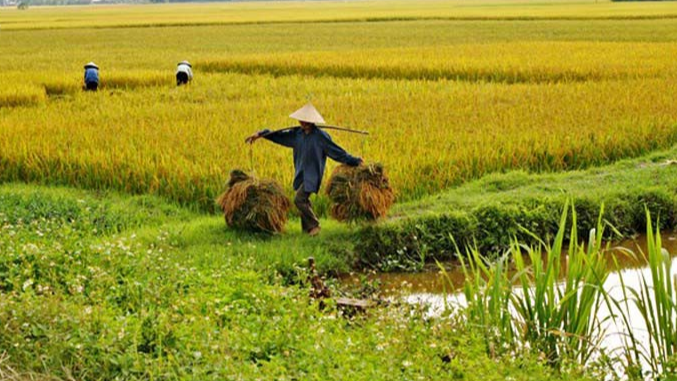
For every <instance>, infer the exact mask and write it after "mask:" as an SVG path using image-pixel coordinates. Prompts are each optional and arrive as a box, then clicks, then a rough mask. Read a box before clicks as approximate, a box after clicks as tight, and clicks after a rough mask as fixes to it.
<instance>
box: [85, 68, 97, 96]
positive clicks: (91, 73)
mask: <svg viewBox="0 0 677 381" xmlns="http://www.w3.org/2000/svg"><path fill="white" fill-rule="evenodd" d="M98 87H99V67H98V66H96V64H95V63H94V62H90V63H88V64H87V65H85V89H86V90H88V91H96V89H97V88H98Z"/></svg>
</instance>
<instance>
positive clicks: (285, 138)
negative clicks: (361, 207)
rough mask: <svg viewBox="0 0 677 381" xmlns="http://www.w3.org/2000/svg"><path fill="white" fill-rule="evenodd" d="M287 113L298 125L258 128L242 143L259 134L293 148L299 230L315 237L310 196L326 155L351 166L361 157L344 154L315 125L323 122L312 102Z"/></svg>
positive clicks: (317, 223)
mask: <svg viewBox="0 0 677 381" xmlns="http://www.w3.org/2000/svg"><path fill="white" fill-rule="evenodd" d="M289 116H290V117H291V118H293V119H296V120H298V121H299V122H300V124H301V125H300V126H299V127H292V128H288V129H285V130H281V131H276V132H272V133H271V132H270V130H262V131H259V132H257V133H255V134H254V135H252V136H250V137H248V138H247V139H246V142H247V143H250V144H252V143H254V142H255V141H256V140H258V139H260V138H262V137H263V138H265V139H268V140H270V141H272V142H274V143H277V144H280V145H283V146H285V147H290V148H293V150H294V171H295V172H294V190H295V191H296V197H295V198H294V204H295V205H296V207H297V208H298V210H299V212H300V213H301V227H302V228H303V231H304V232H306V233H308V234H310V235H311V236H315V235H317V234H318V233H319V232H320V221H318V219H317V216H315V213H314V212H313V209H312V205H311V203H310V195H311V194H313V193H317V192H318V191H319V190H320V184H322V176H323V175H324V167H325V164H326V161H327V156H328V157H330V158H331V159H333V160H335V161H338V162H339V163H343V164H347V165H351V166H358V165H360V164H362V159H361V158H358V157H354V156H351V155H350V154H348V153H347V152H346V151H345V150H344V149H343V148H341V147H339V146H338V145H337V144H336V143H334V142H333V141H332V140H331V137H330V136H329V134H327V133H326V132H324V131H322V130H321V129H320V128H318V127H317V124H324V123H325V121H324V119H323V118H322V115H320V113H319V112H318V111H317V109H315V107H313V105H312V104H310V103H308V104H307V105H305V106H303V107H302V108H301V109H299V110H297V111H296V112H294V113H293V114H291V115H289Z"/></svg>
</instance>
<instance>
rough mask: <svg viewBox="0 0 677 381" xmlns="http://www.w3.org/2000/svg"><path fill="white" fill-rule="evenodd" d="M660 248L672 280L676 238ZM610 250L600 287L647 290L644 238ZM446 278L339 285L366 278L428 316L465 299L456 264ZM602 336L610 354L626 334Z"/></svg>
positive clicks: (634, 317) (634, 320) (637, 331)
mask: <svg viewBox="0 0 677 381" xmlns="http://www.w3.org/2000/svg"><path fill="white" fill-rule="evenodd" d="M662 238H663V242H662V244H663V248H664V249H665V250H667V251H668V252H669V253H670V254H671V255H673V258H672V274H671V276H672V277H675V276H677V263H675V262H676V261H677V257H675V254H677V236H673V235H666V234H663V237H662ZM609 247H610V248H614V249H613V250H612V251H611V252H610V253H609V257H608V265H609V266H610V267H611V268H612V269H613V270H612V272H611V273H610V274H609V276H608V278H607V280H606V282H605V284H604V288H605V289H606V291H607V292H608V293H609V295H610V296H611V297H612V298H614V299H615V300H619V301H620V300H622V299H623V289H622V288H621V277H622V278H623V283H624V284H625V286H626V289H628V288H634V289H639V288H640V282H641V280H642V278H643V279H645V280H646V282H647V283H648V285H649V286H650V287H651V286H652V285H651V270H650V269H649V268H648V266H647V263H646V261H645V260H644V259H643V256H641V255H640V253H641V252H643V253H645V252H646V250H647V249H646V247H647V245H646V237H645V236H640V237H637V238H636V239H633V240H627V241H624V242H621V243H619V244H616V245H610V246H609ZM629 252H633V253H636V256H631V255H628V253H629ZM446 267H447V268H446V276H445V275H443V274H442V272H441V271H440V270H439V268H438V267H437V266H431V267H429V268H428V269H427V270H428V271H424V272H421V273H414V274H412V273H387V274H386V273H384V274H369V275H364V274H362V275H360V276H358V275H350V276H346V277H345V278H344V279H343V280H342V282H343V283H344V284H348V285H353V286H354V285H356V284H358V283H359V280H360V277H362V278H363V277H365V276H366V277H367V279H369V280H370V281H378V282H380V284H381V288H380V289H381V292H382V293H383V294H384V295H385V296H389V297H391V298H397V297H399V298H402V299H403V300H405V301H407V302H409V303H412V304H423V305H425V306H426V307H427V308H428V313H429V314H431V315H439V314H441V313H442V312H443V311H444V310H445V308H447V307H449V306H450V307H451V308H460V307H462V306H464V305H465V304H466V303H465V297H464V295H463V294H462V293H460V292H459V291H460V290H461V287H462V286H463V282H464V281H465V277H464V274H463V271H462V270H461V268H460V266H459V265H458V264H447V265H446ZM610 314H611V313H610V311H609V309H608V308H607V306H606V305H603V307H602V308H601V310H600V312H599V316H598V318H599V319H600V320H604V319H606V318H607V317H609V316H610ZM626 314H627V316H628V318H629V322H630V326H631V327H632V328H631V329H632V333H633V335H634V336H635V338H636V339H637V341H638V342H640V343H644V344H645V345H646V344H648V343H649V336H648V333H647V329H646V326H645V325H644V320H643V319H642V316H641V313H640V311H639V310H638V309H637V308H636V307H635V306H634V304H633V303H628V309H627V310H626ZM605 331H606V334H605V335H604V339H603V340H602V343H601V344H602V347H603V348H605V349H607V350H609V351H613V350H615V349H617V348H620V347H622V345H623V337H624V335H626V334H627V332H625V331H624V327H619V326H617V325H615V324H614V323H613V321H612V320H611V319H609V320H608V321H607V324H606V327H605Z"/></svg>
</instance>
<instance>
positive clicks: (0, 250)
mask: <svg viewBox="0 0 677 381" xmlns="http://www.w3.org/2000/svg"><path fill="white" fill-rule="evenodd" d="M0 207H1V209H0V210H2V212H0V229H2V233H3V234H0V319H1V320H2V322H3V328H2V330H0V371H1V372H2V374H3V378H7V379H29V378H37V377H41V378H45V379H52V378H54V379H66V378H76V379H79V380H100V379H127V380H147V379H155V378H162V379H172V380H184V379H185V380H188V379H201V380H211V379H214V380H224V379H233V380H239V379H253V378H257V379H265V380H280V379H294V378H296V379H300V378H318V379H319V378H321V379H345V378H346V377H348V378H350V379H355V380H374V379H377V380H381V379H402V378H407V379H417V378H422V379H449V378H454V377H456V378H463V379H467V380H487V379H488V380H503V379H505V378H506V377H514V378H515V379H529V378H532V379H538V380H569V379H579V377H580V376H579V375H578V374H576V372H575V371H574V372H572V374H569V373H565V374H561V373H556V372H554V371H552V370H549V369H548V368H547V366H545V365H544V364H541V363H540V362H539V360H537V355H525V356H519V358H517V359H515V358H512V357H509V356H495V357H492V356H490V355H489V354H488V352H487V351H486V348H485V345H484V343H483V340H482V338H481V336H480V333H479V331H478V332H477V333H473V332H472V330H471V329H469V328H468V327H465V326H464V325H463V324H462V323H454V322H453V321H450V320H444V319H439V320H438V319H430V318H429V317H426V316H425V315H424V314H423V311H421V310H418V309H416V308H411V307H407V306H400V305H391V306H390V307H388V308H377V309H374V310H372V312H371V313H370V314H369V315H367V316H363V317H355V318H348V317H343V316H341V314H340V313H339V312H338V311H337V310H336V308H335V307H334V306H333V305H331V304H329V305H328V306H327V307H326V308H325V309H324V310H320V309H319V308H318V304H317V302H316V301H311V300H309V299H308V296H307V295H308V289H307V288H306V286H305V285H304V284H303V283H301V284H298V285H295V286H289V285H285V284H284V283H283V282H282V279H280V278H279V277H278V276H277V275H276V274H275V271H274V270H272V269H271V268H268V267H267V266H266V264H265V262H262V259H263V258H265V257H266V256H265V255H262V254H265V253H266V252H267V253H268V255H269V256H270V257H274V258H275V260H276V261H280V260H281V255H280V251H281V248H282V247H283V248H288V249H293V248H294V247H297V246H298V245H295V244H294V243H293V242H290V241H288V242H287V245H288V246H289V247H286V246H284V243H282V245H281V244H280V242H277V243H274V244H273V245H268V244H267V243H266V240H261V239H257V238H256V237H251V236H249V237H238V236H237V235H236V234H234V233H233V232H231V231H227V230H225V228H224V227H223V225H222V222H221V221H220V219H218V218H216V217H209V218H207V219H205V218H204V217H203V218H199V217H197V216H196V215H193V214H191V213H190V212H187V211H185V210H180V209H177V208H176V207H173V206H170V205H167V204H165V203H163V202H162V201H160V200H158V199H157V198H152V197H147V196H144V197H133V198H130V197H128V198H124V197H117V196H112V195H110V194H108V195H103V196H102V195H97V194H94V193H86V192H82V191H75V190H72V189H66V188H63V189H50V188H44V187H29V186H17V185H5V186H2V187H0ZM299 235H300V234H299ZM304 238H305V237H304ZM224 239H225V240H226V241H228V242H230V243H232V245H230V244H229V245H225V244H224ZM309 242H310V241H309ZM302 246H303V245H302ZM264 251H266V252H264ZM297 271H298V272H297V277H298V278H297V281H298V280H301V279H304V273H303V271H302V270H301V269H298V268H297ZM339 349H340V350H339ZM583 379H586V378H583Z"/></svg>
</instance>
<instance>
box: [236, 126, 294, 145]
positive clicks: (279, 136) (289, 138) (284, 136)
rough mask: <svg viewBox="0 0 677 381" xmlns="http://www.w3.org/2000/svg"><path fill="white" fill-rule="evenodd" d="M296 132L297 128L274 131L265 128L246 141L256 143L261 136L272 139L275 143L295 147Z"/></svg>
mask: <svg viewBox="0 0 677 381" xmlns="http://www.w3.org/2000/svg"><path fill="white" fill-rule="evenodd" d="M295 132H296V129H294V128H291V129H285V130H280V131H275V132H273V133H271V132H270V130H269V129H265V130H261V131H259V132H257V133H256V134H254V135H252V136H250V137H248V138H247V139H246V140H245V142H247V143H250V144H251V143H254V142H255V141H256V140H258V139H260V138H264V139H267V140H270V141H271V142H273V143H277V144H279V145H283V146H285V147H290V148H294V138H295ZM266 134H267V135H266Z"/></svg>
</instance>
